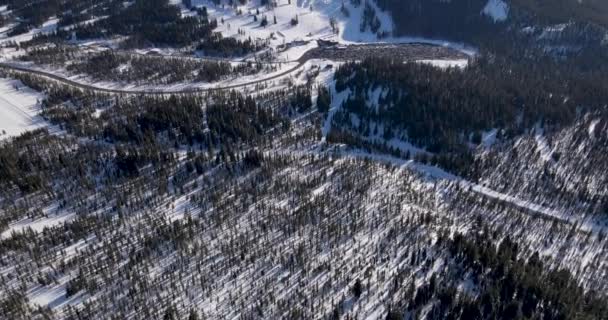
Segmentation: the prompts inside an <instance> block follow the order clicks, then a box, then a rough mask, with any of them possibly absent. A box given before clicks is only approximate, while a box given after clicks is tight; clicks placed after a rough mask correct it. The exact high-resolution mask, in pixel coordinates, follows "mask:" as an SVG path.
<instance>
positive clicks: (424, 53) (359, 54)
mask: <svg viewBox="0 0 608 320" xmlns="http://www.w3.org/2000/svg"><path fill="white" fill-rule="evenodd" d="M387 55H388V56H392V57H397V58H399V59H402V60H403V61H415V60H424V59H467V58H468V56H466V55H465V54H463V53H461V52H459V51H457V50H455V49H452V48H448V47H443V46H437V45H431V44H421V43H405V44H363V45H348V46H335V47H318V48H313V49H310V50H308V51H307V52H306V53H305V54H303V55H302V56H301V57H300V58H299V59H298V60H296V61H294V62H296V63H297V64H296V65H295V66H293V67H290V68H288V69H286V70H284V71H281V72H280V73H277V74H273V75H269V76H267V77H264V78H261V79H256V80H252V81H248V82H241V83H235V84H230V85H225V86H218V87H190V88H182V89H114V88H106V87H100V86H96V85H93V84H88V83H82V82H78V81H74V80H71V79H69V78H67V77H65V76H62V75H58V74H54V73H52V72H49V71H44V70H38V69H34V68H30V67H26V66H21V65H16V64H11V63H6V62H5V63H0V69H4V70H8V71H12V72H18V73H27V74H32V75H37V76H40V77H43V78H46V79H49V80H52V81H56V82H59V83H63V84H65V85H69V86H72V87H76V88H79V89H83V90H90V91H96V92H101V93H111V94H136V95H166V94H193V93H206V92H213V91H223V90H231V89H237V88H243V87H249V86H252V85H256V84H260V83H263V82H267V81H271V80H276V79H279V78H282V77H284V76H286V75H289V74H291V73H293V72H295V71H296V70H298V69H301V68H302V67H303V66H304V65H305V64H306V63H307V62H308V61H310V60H313V59H326V60H332V61H353V60H363V59H365V58H366V57H379V56H387Z"/></svg>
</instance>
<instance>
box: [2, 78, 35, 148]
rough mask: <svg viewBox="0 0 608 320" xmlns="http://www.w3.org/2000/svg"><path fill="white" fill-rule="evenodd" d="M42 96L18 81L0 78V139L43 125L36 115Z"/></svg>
mask: <svg viewBox="0 0 608 320" xmlns="http://www.w3.org/2000/svg"><path fill="white" fill-rule="evenodd" d="M42 98H43V95H42V94H41V93H39V92H36V91H34V90H32V89H30V88H28V87H25V86H24V85H23V84H22V83H21V82H20V81H17V80H9V79H3V78H0V139H3V138H7V137H9V136H17V135H20V134H22V133H24V132H26V131H29V130H33V129H36V128H40V127H42V126H44V125H45V123H44V121H43V120H42V118H40V117H38V116H37V113H38V111H39V106H38V101H40V100H42Z"/></svg>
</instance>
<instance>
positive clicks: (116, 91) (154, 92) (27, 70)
mask: <svg viewBox="0 0 608 320" xmlns="http://www.w3.org/2000/svg"><path fill="white" fill-rule="evenodd" d="M308 60H309V59H301V61H299V62H298V64H297V65H296V66H294V67H292V68H289V69H287V70H285V71H282V72H280V73H278V74H275V75H272V76H269V77H266V78H262V79H259V80H253V81H249V82H243V83H238V84H233V85H227V86H223V87H217V88H186V89H177V90H171V89H167V90H150V89H133V90H122V89H111V88H103V87H98V86H94V85H91V84H85V83H80V82H77V81H74V80H70V79H68V78H65V77H63V76H60V75H56V74H53V73H50V72H47V71H42V70H35V69H30V68H27V67H22V66H16V65H11V64H7V63H0V69H5V70H10V71H14V72H20V73H28V74H33V75H37V76H40V77H43V78H47V79H50V80H53V81H56V82H60V83H63V84H65V85H69V86H71V87H75V88H79V89H84V90H90V91H96V92H102V93H112V94H136V95H165V94H193V93H205V92H213V91H222V90H231V89H236V88H242V87H248V86H251V85H255V84H259V83H262V82H266V81H270V80H275V79H277V78H281V77H283V76H285V75H288V74H290V73H292V72H294V71H296V70H298V69H300V68H302V67H303V66H304V64H306V62H307V61H308Z"/></svg>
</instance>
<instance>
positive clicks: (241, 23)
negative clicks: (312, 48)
mask: <svg viewBox="0 0 608 320" xmlns="http://www.w3.org/2000/svg"><path fill="white" fill-rule="evenodd" d="M275 3H276V6H275V5H261V4H260V0H253V1H248V2H247V4H246V5H237V6H234V7H230V6H229V5H227V4H226V1H224V2H223V3H222V4H221V5H216V4H214V3H213V1H209V0H194V1H192V5H193V6H195V7H197V6H204V7H207V10H208V12H209V14H210V15H211V16H212V17H214V18H217V19H218V20H221V21H223V22H222V23H220V26H219V28H218V30H219V31H221V32H222V34H224V35H225V36H232V37H237V38H247V37H252V38H259V39H270V41H271V43H273V44H276V45H280V44H284V43H289V42H293V41H304V40H314V39H324V40H334V41H342V42H374V41H378V35H379V34H382V33H385V36H389V35H390V34H391V33H392V30H393V22H392V19H391V17H390V15H389V14H388V13H386V12H383V11H382V10H379V9H378V8H377V6H376V5H375V2H373V1H365V2H360V3H359V4H354V3H355V2H354V1H338V0H278V1H275ZM366 6H368V7H367V8H368V9H369V10H371V11H369V12H368V15H370V16H369V19H373V21H371V22H373V23H376V22H377V23H379V26H378V27H377V29H374V30H375V31H372V30H371V28H370V21H367V22H366V21H365V17H364V13H365V10H366ZM256 16H257V21H254V19H255V18H254V17H256ZM275 17H276V23H275ZM264 18H266V19H267V22H268V24H267V25H266V26H265V27H264V26H262V25H261V22H262V20H263V19H264ZM239 31H240V32H241V33H239ZM271 34H274V37H271Z"/></svg>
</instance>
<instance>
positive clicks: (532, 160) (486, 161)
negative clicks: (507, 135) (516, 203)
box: [478, 113, 608, 223]
mask: <svg viewBox="0 0 608 320" xmlns="http://www.w3.org/2000/svg"><path fill="white" fill-rule="evenodd" d="M606 119H607V118H606V114H605V113H593V114H588V115H586V116H585V117H584V118H583V119H580V120H579V121H577V122H576V123H575V124H574V125H572V126H569V127H567V128H564V129H561V130H559V131H557V132H544V130H542V129H540V128H536V129H534V130H532V131H531V132H529V133H527V134H524V135H523V136H521V137H519V138H517V139H516V140H515V141H514V142H513V143H507V144H503V145H499V146H496V147H495V148H491V149H489V150H486V151H482V152H481V153H480V154H479V156H478V161H479V163H478V165H479V169H481V172H480V175H479V176H480V181H481V182H482V183H484V184H486V185H488V186H489V187H491V188H493V189H495V190H500V191H503V192H506V193H509V194H512V195H515V196H517V197H520V198H523V199H527V200H529V201H533V202H536V203H544V204H546V205H547V206H550V207H553V208H556V209H558V210H561V211H563V212H565V213H566V214H567V215H572V216H579V217H588V216H590V217H594V218H597V219H599V221H600V223H605V222H606V218H608V215H607V214H608V189H606V185H607V184H608V175H607V172H608V159H607V158H606V156H605V150H606V148H607V147H608V129H607V127H606V123H607V122H606Z"/></svg>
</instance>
